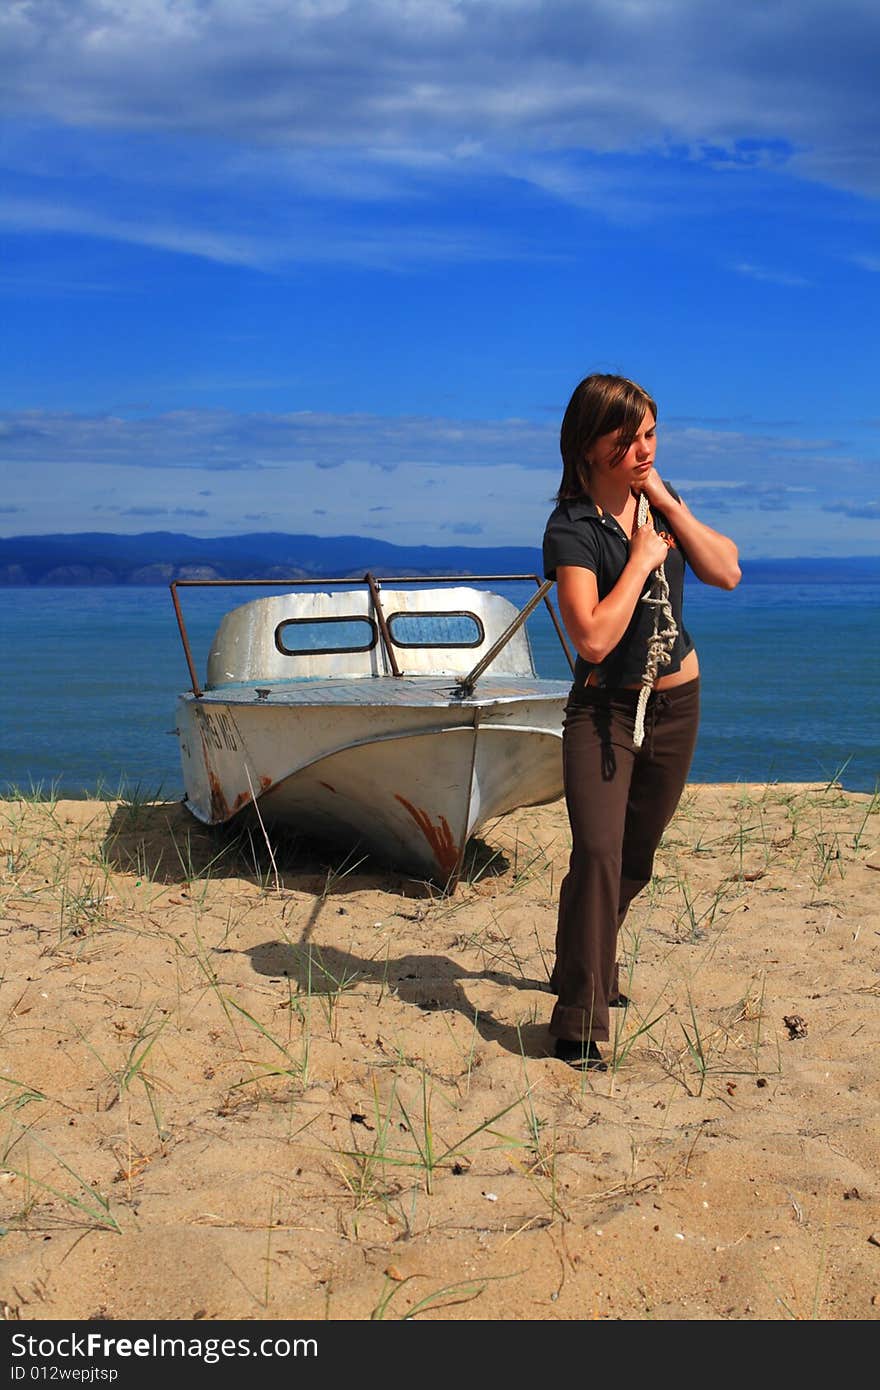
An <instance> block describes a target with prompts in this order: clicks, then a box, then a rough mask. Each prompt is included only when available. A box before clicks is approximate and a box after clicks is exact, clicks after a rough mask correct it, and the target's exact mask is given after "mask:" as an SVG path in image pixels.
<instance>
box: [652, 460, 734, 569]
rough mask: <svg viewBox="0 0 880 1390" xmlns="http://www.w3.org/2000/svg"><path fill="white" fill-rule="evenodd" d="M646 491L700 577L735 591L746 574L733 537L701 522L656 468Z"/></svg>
mask: <svg viewBox="0 0 880 1390" xmlns="http://www.w3.org/2000/svg"><path fill="white" fill-rule="evenodd" d="M642 491H643V492H644V493H645V494H646V496H647V498H648V501H649V502H650V503H651V506H652V507H658V508H659V509H660V511H662V513H663V515H664V516H665V517H667V518H668V521H669V524H670V526H671V527H672V529H673V531H674V532H675V536H676V539H677V540H679V541H680V542H681V544H682V547H683V549H684V550H685V551H686V553H687V558H688V562H689V564H690V567H691V569H692V570H693V572H694V574H695V575H696V576H697V578H698V579H701V580H702V581H703V583H704V584H712V585H713V586H714V587H715V588H717V589H735V588H736V586H737V584H738V583H739V581H740V579H741V578H742V571H741V570H740V567H739V552H738V550H737V548H736V546H735V544H734V542H733V541H732V540H731V539H730V537H729V536H723V535H722V534H721V532H720V531H713V530H712V527H711V526H706V525H705V524H704V522H702V521H698V520H697V518H696V517H695V516H694V514H693V512H692V511H691V510H690V508H689V507H688V506H687V505H686V504H685V503H684V502H681V501H678V502H677V501H676V500H675V498H674V497H673V496H672V493H671V492H670V491H669V489H668V488H667V486H666V484H665V483H664V482H663V479H662V478H661V477H660V475H659V473H658V472H657V470H656V469H654V468H652V469H651V472H650V473H649V474H648V477H647V479H646V480H645V483H644V485H643V488H642Z"/></svg>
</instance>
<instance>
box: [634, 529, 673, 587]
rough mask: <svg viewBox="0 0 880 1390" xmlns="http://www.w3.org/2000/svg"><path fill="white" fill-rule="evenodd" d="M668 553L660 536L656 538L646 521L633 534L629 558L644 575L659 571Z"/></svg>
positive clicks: (655, 533) (667, 548)
mask: <svg viewBox="0 0 880 1390" xmlns="http://www.w3.org/2000/svg"><path fill="white" fill-rule="evenodd" d="M668 553H669V547H668V545H667V544H666V541H665V540H663V538H662V536H658V535H657V532H656V531H655V530H654V527H653V526H652V525H651V523H650V522H649V521H648V522H646V523H645V525H644V526H640V527H639V528H638V530H636V531H634V532H633V536H632V540H631V541H630V543H629V558H630V559H631V560H633V561H635V563H636V564H638V565H640V566H642V567H643V568H644V570H645V573H646V575H648V574H650V573H651V571H652V570H656V569H659V568H660V566H661V565H662V564H663V562H664V561H665V559H666V556H667V554H668Z"/></svg>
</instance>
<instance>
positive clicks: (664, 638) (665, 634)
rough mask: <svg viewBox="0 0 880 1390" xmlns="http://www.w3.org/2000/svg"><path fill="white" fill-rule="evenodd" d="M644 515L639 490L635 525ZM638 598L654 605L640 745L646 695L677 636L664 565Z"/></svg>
mask: <svg viewBox="0 0 880 1390" xmlns="http://www.w3.org/2000/svg"><path fill="white" fill-rule="evenodd" d="M647 519H648V499H647V497H646V496H645V494H644V493H642V495H641V497H640V498H639V509H638V513H637V515H636V526H644V524H645V522H646V521H647ZM641 601H642V603H647V604H650V605H651V607H652V608H653V609H654V630H653V632H652V633H651V636H650V637H649V638H648V655H647V658H646V660H645V669H644V671H643V673H642V688H641V690H640V691H639V702H638V704H637V706H636V722H635V725H634V727H633V743H634V744H635V746H636V748H641V746H642V743H643V742H644V739H645V711H646V709H647V707H648V696H649V695H650V693H651V691H652V690H653V689H654V683H655V682H656V680H657V675H658V673H659V670H660V667H661V666H668V665H669V663H670V661H671V660H672V648H673V647H674V646H675V639H676V638H677V636H678V628H677V627H676V625H675V619H674V618H673V616H672V606H671V604H670V602H669V583H668V581H667V579H666V570H665V567H664V566H663V565H660V567H659V568H658V569H655V570H654V573H653V575H652V577H651V587H650V589H648V591H647V593H645V594H642V599H641ZM661 617H662V619H663V621H664V622H665V624H666V626H665V627H664V628H663V629H662V630H661V628H660V619H661Z"/></svg>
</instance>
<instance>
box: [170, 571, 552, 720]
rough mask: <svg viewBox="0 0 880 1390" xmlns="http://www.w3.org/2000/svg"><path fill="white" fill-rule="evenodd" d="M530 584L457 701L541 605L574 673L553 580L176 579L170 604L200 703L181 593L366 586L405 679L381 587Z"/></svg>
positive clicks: (368, 576)
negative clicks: (532, 591) (532, 590)
mask: <svg viewBox="0 0 880 1390" xmlns="http://www.w3.org/2000/svg"><path fill="white" fill-rule="evenodd" d="M462 583H464V584H500V583H505V584H514V583H517V584H527V583H534V584H536V585H537V590H538V591H537V593H535V594H533V595H532V596H531V598H530V599H529V601H528V603H526V604H525V606H524V607H523V608H522V609H520V611H519V612H518V613H517V615H516V617H515V618H514V619H513V621H512V622H511V623H510V625H509V626H508V627H507V628H506V630H505V631H504V632H503V633H502V634H501V636H500V637H499V638H498V640H497V641H496V642H495V643H493V645H492V647H491V648H490V650H489V651H488V652H487V653H486V655H485V656H484V657H482V658H481V659H480V661H479V662H478V663H477V665H476V666H475V667H474V668H473V670H472V671H470V672H468V674H467V675H466V676H463V677H462V678H461V680H460V681H459V682H458V685H457V687H456V695H457V696H458V697H459V698H462V699H464V698H466V697H467V696H468V695H470V694H471V693H472V691H473V689H474V686H475V685H476V683H477V681H478V680H479V678H480V676H482V675H483V674H484V672H485V671H486V670H487V669H488V667H489V666H490V665H491V663H492V662H493V661H494V660H495V658H496V656H497V655H498V653H499V652H500V651H501V650H502V649H503V648H504V647H505V646H506V645H507V643H508V642H509V641H510V639H511V638H512V637H513V636H514V634H515V633H516V632H518V631H519V629H520V627H522V625H523V623H524V622H525V621H526V619H527V618H528V617H529V616H530V615H531V614H532V613H533V612H534V610H535V608H537V606H538V604H539V603H540V602H541V601H542V600H543V602H544V606H545V608H546V609H547V612H548V613H549V615H550V620H551V622H552V624H553V627H554V629H555V631H556V635H557V637H558V638H559V643H560V646H561V647H562V650H563V652H564V653H565V657H566V660H567V662H568V665H569V668H570V669H571V670H572V671H574V658H573V657H572V654H571V652H570V651H569V648H568V643H567V642H566V640H565V634H564V632H563V629H562V624H561V623H560V621H559V616H558V614H557V612H556V609H555V608H554V607H553V604H552V603H551V602H550V598H549V591H550V589H551V588H552V587H553V581H552V580H551V579H544V580H542V579H539V577H538V575H536V574H426V575H413V574H405V575H383V577H382V579H381V580H379V579H377V578H376V576H375V575H374V574H372V573H371V572H370V571H369V570H368V571H367V572H366V573H365V574H364V576H363V579H356V578H354V577H352V576H351V575H349V576H348V577H346V578H344V579H325V578H323V577H321V576H313V577H312V578H311V579H172V581H171V583H170V585H169V588H170V590H171V601H172V603H173V604H174V613H175V616H176V618H177V626H178V630H179V632H180V640H181V643H182V644H183V653H184V656H185V657H186V664H187V668H188V670H189V678H190V684H191V686H192V692H193V694H194V695H195V697H196V699H201V698H202V696H203V694H204V691H203V689H202V686H201V684H200V682H199V678H198V675H197V673H196V666H195V661H194V659H193V654H192V647H191V645H190V640H189V634H188V632H187V628H186V622H185V619H184V616H183V609H182V608H181V604H180V598H179V595H178V590H179V589H213V588H230V589H231V588H257V587H262V588H273V589H294V588H299V589H302V588H310V589H316V588H318V589H320V588H323V587H325V586H327V585H335V586H339V585H348V586H351V585H352V584H355V585H356V584H366V585H367V588H368V590H369V592H370V596H371V599H372V603H373V608H374V610H375V614H376V621H377V624H378V627H379V632H380V635H381V638H382V645H383V647H384V650H385V655H386V657H387V659H388V663H389V665H390V667H391V673H392V675H394V676H401V675H403V674H404V673H403V672H402V671H401V670H400V668H399V666H398V664H397V659H396V657H395V654H394V650H393V639H392V637H391V634H390V632H389V631H388V624H387V622H386V619H385V613H384V611H383V609H382V599H381V589H382V585H383V584H410V585H421V586H422V587H424V586H426V585H428V586H429V585H433V584H462Z"/></svg>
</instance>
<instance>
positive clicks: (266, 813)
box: [178, 682, 567, 885]
mask: <svg viewBox="0 0 880 1390" xmlns="http://www.w3.org/2000/svg"><path fill="white" fill-rule="evenodd" d="M545 684H546V685H555V686H557V687H558V690H557V691H556V692H555V693H553V694H548V695H545V696H544V698H542V699H525V700H517V699H514V698H508V699H505V700H503V701H498V702H495V703H487V702H486V701H485V700H483V701H475V702H471V703H470V704H456V705H453V706H450V704H449V703H447V702H444V704H443V706H440V707H438V706H437V705H434V704H426V705H422V706H421V707H419V706H415V707H413V706H411V705H410V706H400V705H387V704H384V703H380V704H377V705H373V706H370V707H369V708H367V709H364V708H363V707H362V706H360V707H358V706H354V707H347V706H343V707H341V708H340V707H338V706H337V707H332V708H328V706H327V705H326V704H323V703H319V704H314V705H311V706H308V705H302V704H299V703H291V704H287V705H280V704H279V705H277V706H273V705H272V704H271V703H267V702H259V701H255V700H253V697H252V696H251V699H250V700H249V701H248V702H247V703H245V702H243V701H242V700H238V701H236V702H227V701H224V700H223V699H222V698H221V696H220V692H219V691H218V692H216V693H214V694H212V695H209V696H206V697H203V698H202V699H201V700H196V699H195V698H193V697H191V696H184V697H182V698H181V701H180V705H179V711H178V729H179V733H180V738H181V753H182V762H183V772H184V783H185V786H186V792H187V806H188V807H189V809H190V811H191V812H192V813H193V814H194V815H195V816H196V817H197V818H198V819H199V820H202V821H204V822H206V823H209V824H218V823H224V822H227V821H230V820H231V819H233V817H235V816H237V815H239V814H240V813H241V812H242V811H244V810H245V808H247V807H248V806H250V804H251V803H252V802H253V801H255V800H256V801H258V803H259V811H260V815H261V816H262V817H263V819H264V821H265V822H266V823H267V824H269V823H271V824H279V823H283V824H285V825H288V826H290V827H291V828H294V829H299V830H302V831H306V832H308V833H310V834H316V835H319V836H321V837H325V838H328V839H333V840H336V841H342V842H343V843H345V844H346V845H347V846H349V847H350V846H353V845H355V844H361V845H362V846H363V847H364V848H365V849H367V850H369V851H370V852H371V853H372V854H373V855H375V856H377V857H378V858H380V859H381V860H383V861H385V862H387V863H390V864H393V865H395V866H397V867H399V868H401V869H403V870H406V871H408V872H411V873H413V874H415V875H418V876H419V877H422V878H428V879H432V880H434V881H436V882H439V883H441V884H443V885H449V884H451V883H454V882H455V880H456V879H457V877H458V874H459V872H460V869H461V863H462V859H463V856H464V850H465V846H466V844H467V841H468V839H469V838H470V837H471V836H472V835H474V834H476V833H477V832H478V831H479V830H480V828H481V827H483V826H485V825H486V824H487V823H488V822H489V821H491V820H493V819H494V818H495V817H497V816H499V815H503V814H504V813H505V812H507V811H509V810H511V809H513V808H514V807H516V806H526V805H537V804H542V803H544V802H548V801H554V800H556V799H557V798H558V797H559V796H561V795H562V756H561V749H560V742H561V723H562V707H563V705H564V700H565V692H566V690H567V687H564V686H563V685H562V683H561V682H546V683H545Z"/></svg>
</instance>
